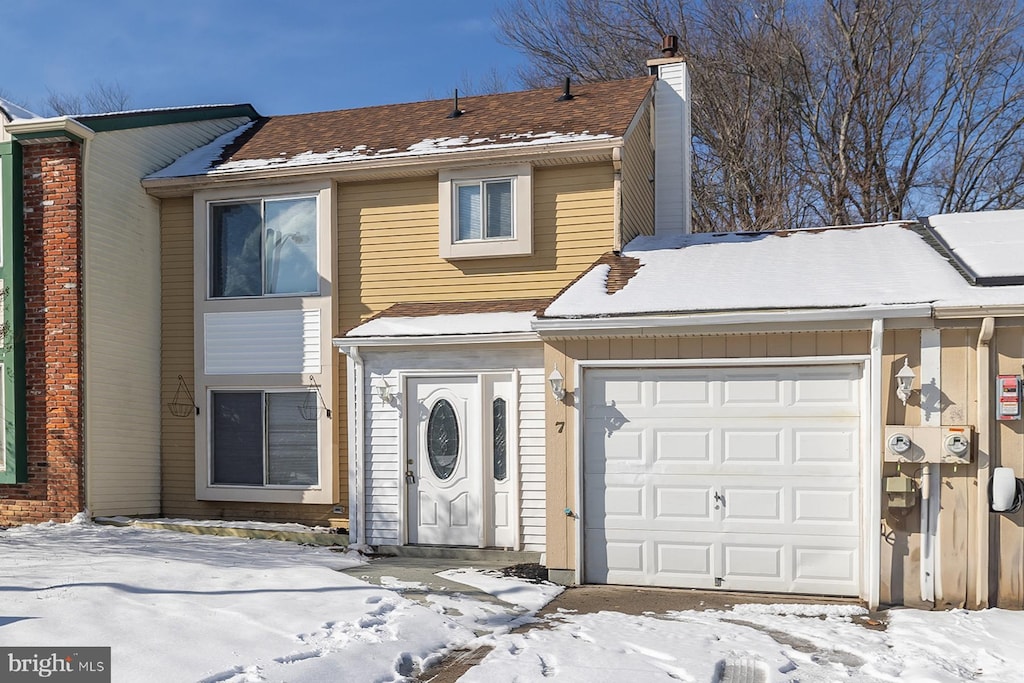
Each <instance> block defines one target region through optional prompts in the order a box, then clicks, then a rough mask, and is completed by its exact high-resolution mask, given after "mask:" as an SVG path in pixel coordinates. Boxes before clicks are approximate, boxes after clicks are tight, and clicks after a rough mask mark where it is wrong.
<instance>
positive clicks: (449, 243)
mask: <svg viewBox="0 0 1024 683" xmlns="http://www.w3.org/2000/svg"><path fill="white" fill-rule="evenodd" d="M439 180H440V182H439V189H438V211H439V231H440V232H439V254H440V256H441V258H445V259H461V258H484V257H493V256H521V255H527V254H530V253H532V252H533V206H532V204H533V169H532V168H530V166H528V165H520V166H508V167H502V168H493V169H492V168H486V169H464V170H458V171H442V172H441V173H440V175H439Z"/></svg>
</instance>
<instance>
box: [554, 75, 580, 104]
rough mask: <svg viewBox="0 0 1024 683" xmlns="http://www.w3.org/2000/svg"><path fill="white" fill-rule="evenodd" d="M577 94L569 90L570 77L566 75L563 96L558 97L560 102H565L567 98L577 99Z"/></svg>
mask: <svg viewBox="0 0 1024 683" xmlns="http://www.w3.org/2000/svg"><path fill="white" fill-rule="evenodd" d="M575 97H576V96H575V95H573V94H572V92H571V91H570V90H569V77H568V76H566V77H565V87H564V89H563V90H562V96H561V97H559V98H558V101H559V102H565V101H566V100H571V99H575Z"/></svg>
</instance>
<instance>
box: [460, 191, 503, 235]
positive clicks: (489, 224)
mask: <svg viewBox="0 0 1024 683" xmlns="http://www.w3.org/2000/svg"><path fill="white" fill-rule="evenodd" d="M455 191H456V193H457V197H458V211H457V212H456V216H455V218H456V225H455V234H456V238H455V241H456V242H465V241H467V240H480V239H484V240H489V239H510V238H511V237H512V179H511V178H504V179H498V180H481V181H472V182H458V183H456V184H455Z"/></svg>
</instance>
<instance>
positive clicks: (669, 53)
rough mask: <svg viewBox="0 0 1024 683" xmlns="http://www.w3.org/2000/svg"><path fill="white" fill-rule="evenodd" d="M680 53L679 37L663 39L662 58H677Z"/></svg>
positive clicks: (665, 37) (664, 37)
mask: <svg viewBox="0 0 1024 683" xmlns="http://www.w3.org/2000/svg"><path fill="white" fill-rule="evenodd" d="M677 52H679V36H663V37H662V39H661V56H662V57H675V56H676V53H677Z"/></svg>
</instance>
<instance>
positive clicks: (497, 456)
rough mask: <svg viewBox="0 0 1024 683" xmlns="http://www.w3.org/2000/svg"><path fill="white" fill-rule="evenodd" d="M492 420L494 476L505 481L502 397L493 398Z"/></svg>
mask: <svg viewBox="0 0 1024 683" xmlns="http://www.w3.org/2000/svg"><path fill="white" fill-rule="evenodd" d="M491 410H492V411H493V412H492V420H491V426H492V429H493V430H494V434H493V435H492V436H493V441H492V445H491V447H492V450H493V458H494V478H495V480H497V481H505V479H507V478H508V452H507V441H508V438H507V434H506V427H505V418H506V415H507V410H506V403H505V399H503V398H496V399H494V401H493V403H492V404H491Z"/></svg>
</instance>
